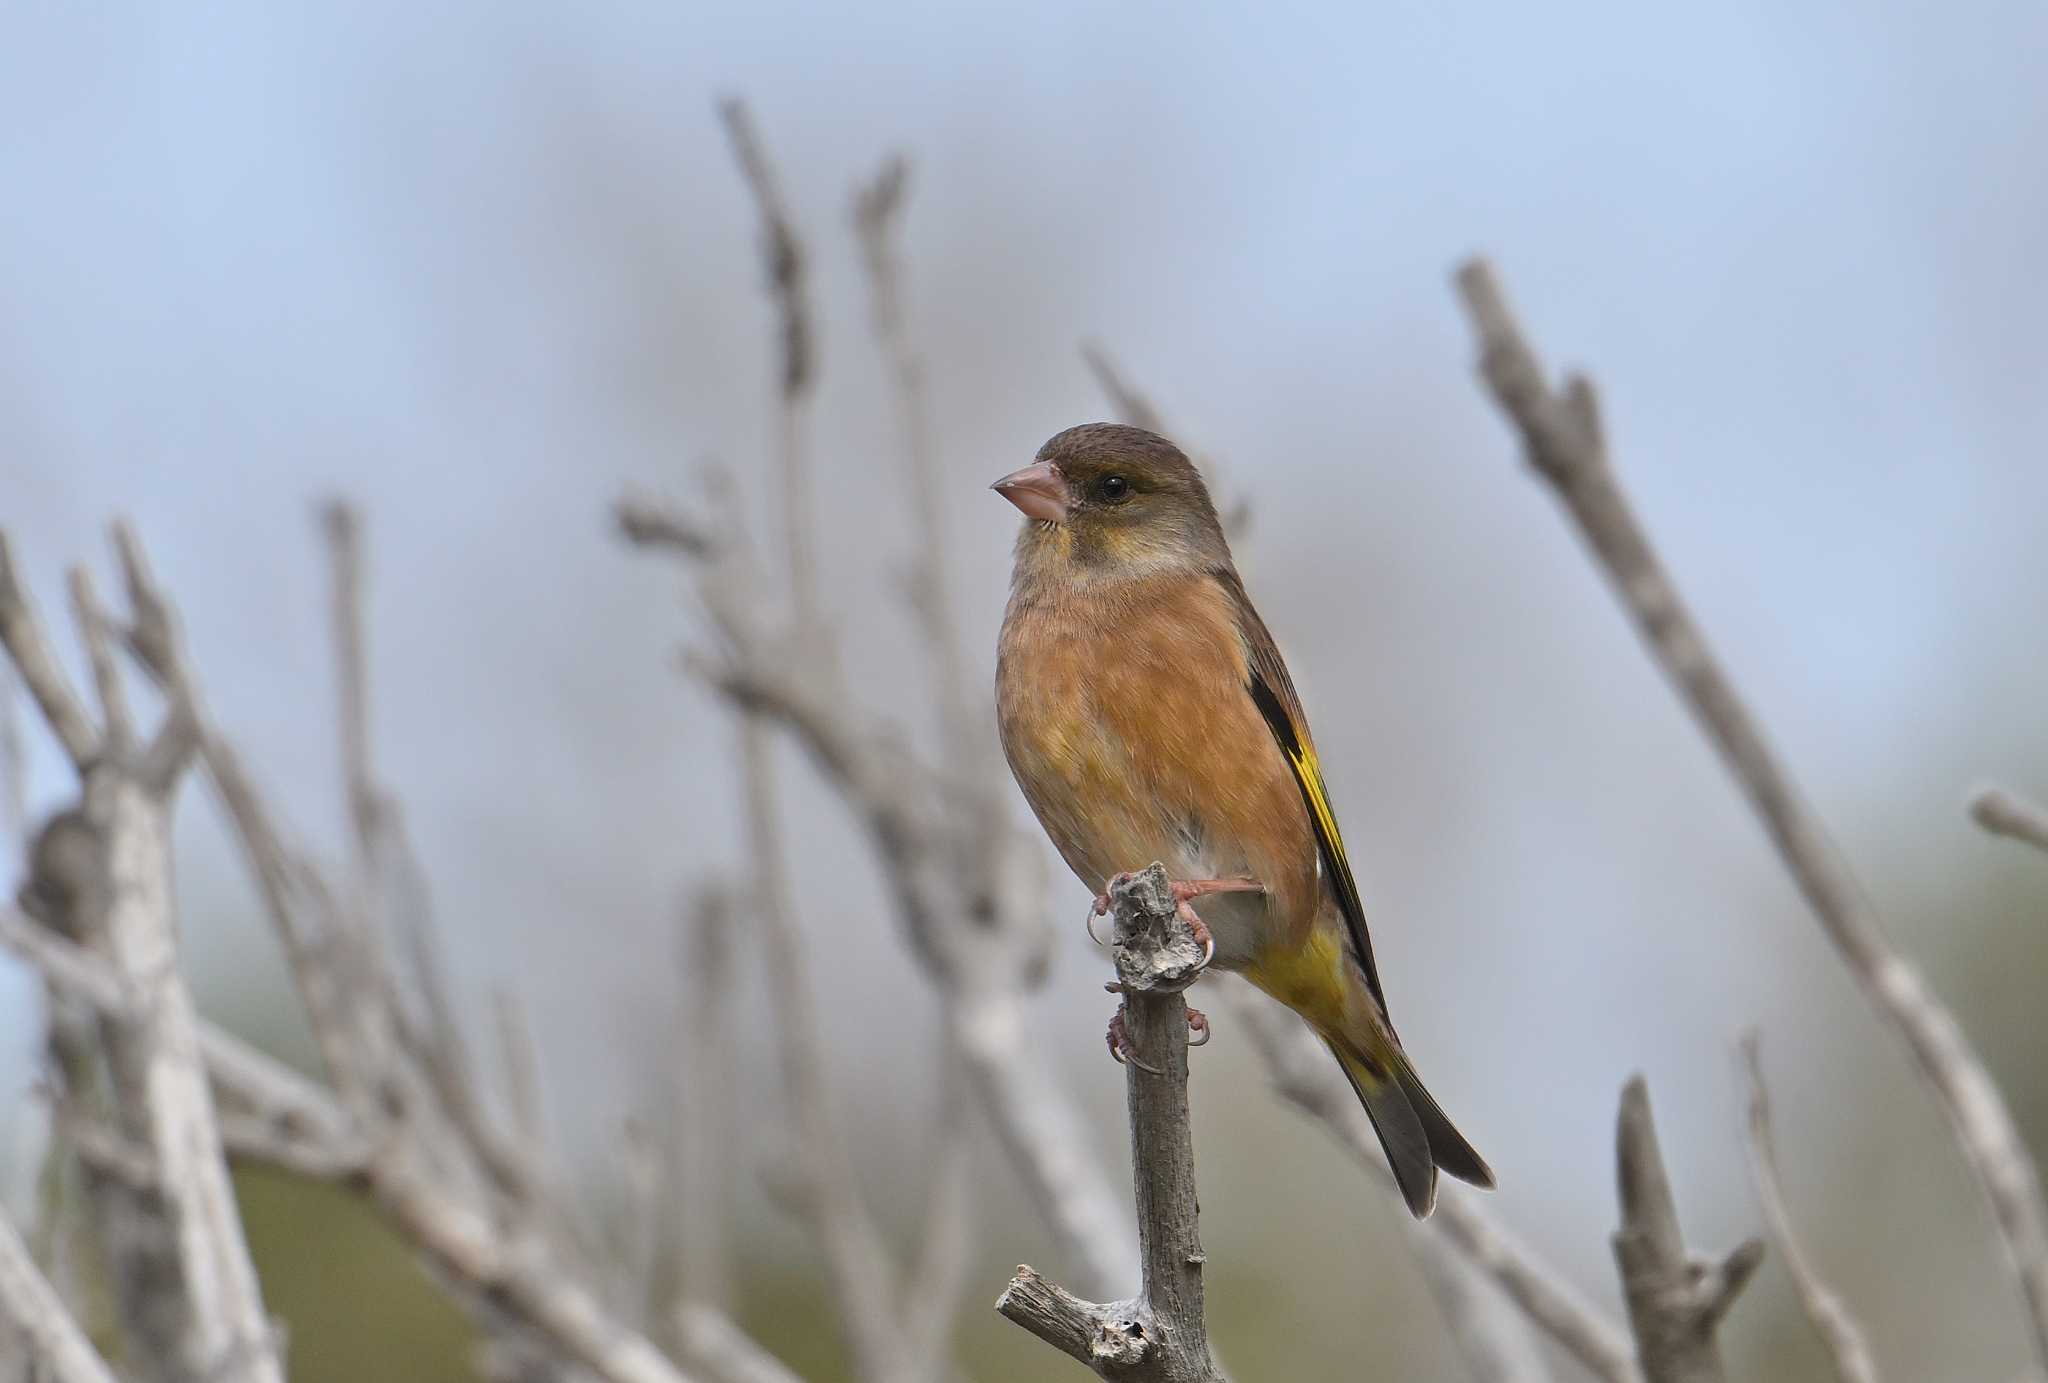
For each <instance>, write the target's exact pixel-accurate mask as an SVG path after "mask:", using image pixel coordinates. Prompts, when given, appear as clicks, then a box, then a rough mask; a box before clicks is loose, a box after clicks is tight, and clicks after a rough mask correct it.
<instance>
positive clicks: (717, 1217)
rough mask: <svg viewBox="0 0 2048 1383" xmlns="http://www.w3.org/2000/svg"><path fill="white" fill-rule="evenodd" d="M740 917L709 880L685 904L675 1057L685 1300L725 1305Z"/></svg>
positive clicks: (727, 1297)
mask: <svg viewBox="0 0 2048 1383" xmlns="http://www.w3.org/2000/svg"><path fill="white" fill-rule="evenodd" d="M735 920H736V919H735V918H734V916H733V901H732V899H731V897H730V896H729V895H728V894H727V893H726V892H725V890H723V889H719V888H706V889H705V890H703V891H702V892H700V893H699V894H698V895H697V896H696V898H695V899H694V901H693V902H692V904H691V906H690V907H689V908H688V909H687V910H686V913H685V916H684V919H683V935H682V945H681V947H680V948H679V949H680V950H681V951H682V959H683V962H684V963H683V975H682V992H683V994H684V996H685V997H684V1002H683V1010H682V1036H681V1042H680V1046H681V1049H682V1050H681V1052H680V1053H679V1059H678V1061H677V1063H676V1072H677V1089H676V1091H675V1100H674V1106H675V1120H676V1140H675V1141H676V1162H677V1164H678V1165H677V1166H676V1168H675V1169H674V1170H675V1178H676V1185H675V1187H674V1195H675V1202H676V1206H675V1213H676V1214H677V1216H678V1217H679V1219H680V1222H681V1231H682V1233H681V1236H680V1237H681V1241H682V1263H681V1265H680V1269H681V1275H682V1293H683V1300H684V1302H685V1303H686V1304H689V1303H694V1304H699V1305H707V1306H712V1307H716V1308H718V1309H720V1310H727V1309H730V1307H731V1305H732V1299H733V1291H732V1254H731V1248H730V1241H731V1234H732V1229H731V1222H730V1217H729V1214H728V1209H727V1207H728V1204H729V1189H728V1188H729V1186H730V1176H731V1173H730V1167H729V1164H728V1162H727V1160H726V1142H727V1137H728V1135H727V1132H726V1130H727V1129H729V1128H730V1127H731V1119H732V1114H733V1099H732V1087H733V1079H732V1062H731V1059H730V1057H731V1038H730V1034H731V1032H732V1019H733V986H734V984H735V982H736V979H735V974H734V966H733V932H734V923H735ZM686 1338H687V1336H686ZM686 1347H687V1346H686Z"/></svg>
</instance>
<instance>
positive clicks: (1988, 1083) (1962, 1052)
mask: <svg viewBox="0 0 2048 1383" xmlns="http://www.w3.org/2000/svg"><path fill="white" fill-rule="evenodd" d="M1458 291H1459V293H1460V295H1461V296H1462V297H1463V299H1464V303H1465V309H1466V312H1467V314H1468V315H1469V316H1470V317H1471V319H1472V324H1473V327H1474V329H1475V331H1476V333H1477V335H1478V338H1479V345H1480V372H1481V374H1482V376H1483V377H1484V378H1485V381H1486V384H1487V387H1488V388H1489V389H1490V390H1491V391H1492V393H1493V396H1494V398H1495V400H1496V401H1497V402H1498V403H1499V405H1500V407H1501V409H1502V411H1503V412H1505V413H1506V414H1507V416H1508V418H1509V419H1510V420H1511V421H1512V422H1513V424H1514V426H1515V428H1516V430H1517V431H1518V432H1519V433H1520V434H1521V438H1522V442H1523V446H1524V449H1525V451H1526V453H1527V456H1528V459H1529V462H1530V464H1531V465H1532V466H1533V467H1534V468H1535V470H1536V472H1537V474H1538V475H1540V476H1541V477H1542V478H1543V479H1544V480H1545V481H1546V482H1547V483H1548V484H1549V485H1550V487H1551V489H1552V490H1553V492H1554V493H1555V494H1556V495H1557V497H1558V499H1559V500H1560V501H1561V502H1562V503H1563V505H1564V507H1565V509H1566V510H1567V511H1568V512H1569V514H1570V515H1571V517H1572V519H1573V521H1574V522H1575V524H1576V525H1577V527H1578V531H1579V533H1580V535H1581V536H1582V537H1583V538H1584V539H1585V541H1586V544H1587V546H1588V547H1589V548H1590V549H1591V550H1592V552H1593V555H1594V557H1595V559H1596V560H1597V561H1598V563H1599V564H1600V566H1601V567H1602V569H1603V570H1604V571H1605V572H1606V574H1607V576H1608V579H1609V581H1610V583H1611V584H1612V586H1613V588H1614V591H1615V593H1616V595H1617V596H1618V597H1619V598H1620V600H1621V602H1622V605H1623V607H1624V608H1625V609H1626V610H1627V612H1628V614H1629V616H1630V617H1631V618H1632V619H1633V620H1634V621H1635V624H1636V628H1637V632H1638V633H1639V634H1640V635H1641V636H1642V639H1643V642H1644V644H1645V645H1646V646H1647V647H1648V648H1649V650H1650V652H1651V654H1652V655H1653V656H1654V657H1655V659H1656V660H1657V662H1658V664H1659V666H1661V667H1662V668H1663V670H1664V672H1665V674H1666V676H1667V677H1668V678H1669V679H1670V681H1671V684H1672V686H1673V687H1674V688H1675V689H1676V690H1677V692H1678V694H1679V696H1680V698H1681V699H1682V700H1683V701H1684V703H1685V704H1686V706H1687V707H1688V708H1689V709H1690V710H1691V711H1692V713H1693V715H1694V717H1695V719H1696V720H1697V721H1698V722H1699V725H1700V727H1701V729H1702V731H1703V732H1704V733H1705V734H1706V736H1707V738H1708V739H1709V740H1710V741H1711V742H1712V744H1713V745H1714V747H1715V748H1716V749H1717V750H1719V751H1720V754H1721V757H1722V759H1723V761H1724V762H1725V763H1726V764H1727V766H1728V768H1729V771H1730V772H1731V773H1732V774H1733V775H1734V777H1735V779H1736V782H1737V783H1738V784H1739V785H1740V786H1741V788H1742V790H1743V792H1744V793H1745V794H1746V795H1747V797H1748V798H1749V801H1750V805H1751V806H1752V807H1754V808H1755V810H1756V813H1757V816H1758V819H1759V820H1760V821H1761V822H1762V823H1763V826H1764V830H1765V832H1766V834H1768V835H1769V837H1770V840H1771V843H1772V844H1773V846H1775V847H1776V849H1777V852H1778V855H1779V858H1780V859H1781V860H1782V861H1783V862H1784V864H1785V867H1786V869H1787V870H1788V871H1789V872H1790V874H1791V875H1792V878H1793V880H1794V881H1795V882H1796V883H1797V884H1798V886H1799V889H1800V891H1801V893H1803V894H1804V895H1805V897H1806V900H1807V903H1808V905H1809V906H1810V907H1811V908H1812V910H1813V913H1814V916H1815V917H1816V918H1817V919H1818V920H1819V922H1820V924H1821V928H1822V930H1823V931H1824V932H1826V934H1827V936H1828V939H1829V940H1830V941H1832V942H1833V943H1834V945H1835V949H1836V951H1837V952H1838V953H1839V954H1840V956H1841V957H1842V960H1843V962H1844V964H1845V965H1847V967H1848V969H1849V972H1850V974H1851V975H1852V976H1853V977H1854V979H1855V980H1856V982H1857V984H1858V985H1859V986H1860V987H1861V988H1862V990H1863V992H1864V995H1865V997H1866V998H1868V999H1869V1000H1870V1002H1871V1004H1872V1005H1873V1007H1875V1008H1876V1010H1877V1012H1878V1014H1879V1016H1880V1018H1881V1019H1882V1020H1883V1021H1884V1022H1885V1023H1886V1024H1887V1025H1889V1026H1890V1027H1891V1028H1892V1029H1894V1030H1895V1031H1896V1032H1897V1033H1898V1034H1899V1035H1900V1037H1902V1038H1903V1039H1904V1041H1905V1043H1906V1046H1907V1049H1908V1050H1909V1051H1910V1052H1911V1053H1912V1055H1913V1059H1914V1061H1915V1062H1916V1063H1917V1064H1918V1066H1919V1068H1920V1071H1921V1074H1922V1075H1923V1076H1924V1077H1925V1079H1926V1081H1927V1084H1928V1085H1929V1086H1930V1087H1931V1088H1932V1089H1933V1091H1934V1093H1935V1095H1936V1097H1937V1098H1938V1099H1939V1101H1940V1102H1941V1105H1942V1107H1943V1110H1944V1112H1945V1114H1946V1115H1947V1118H1948V1122H1949V1125H1950V1129H1951V1131H1952V1133H1953V1134H1954V1136H1955V1139H1956V1142H1957V1145H1958V1146H1959V1147H1960V1148H1961V1149H1962V1152H1963V1156H1964V1158H1965V1159H1966V1160H1967V1161H1968V1162H1969V1164H1970V1167H1971V1169H1972V1170H1973V1171H1974V1172H1975V1173H1976V1175H1977V1179H1978V1181H1979V1183H1980V1184H1981V1185H1982V1186H1983V1188H1984V1193H1985V1198H1986V1200H1987V1201H1988V1202H1989V1204H1990V1207H1991V1211H1992V1218H1993V1220H1994V1222H1995V1223H1996V1225H1997V1228H1998V1232H1999V1235H2000V1237H2001V1239H2002V1240H2003V1243H2004V1246H2005V1251H2006V1255H2007V1258H2008V1260H2009V1262H2010V1264H2011V1267H2012V1270H2013V1274H2014V1277H2015V1279H2016V1281H2017V1283H2018V1286H2019V1289H2020V1297H2021V1300H2022V1302H2023V1304H2024V1306H2025V1308H2026V1313H2027V1322H2028V1327H2029V1330H2030V1332H2031V1338H2032V1344H2033V1347H2034V1352H2035V1355H2036V1357H2037V1358H2038V1359H2039V1360H2040V1361H2042V1362H2043V1363H2048V1206H2044V1204H2043V1200H2042V1194H2041V1180H2040V1176H2039V1173H2038V1172H2037V1171H2036V1169H2035V1166H2034V1160H2033V1157H2032V1155H2031V1154H2030V1153H2029V1152H2028V1151H2027V1146H2026V1142H2025V1140H2024V1139H2022V1138H2021V1137H2020V1134H2019V1129H2018V1127H2017V1126H2016V1125H2015V1124H2014V1122H2013V1118H2012V1111H2011V1110H2010V1108H2009V1107H2008V1106H2007V1104H2006V1101H2005V1097H2004V1095H2003V1094H2001V1093H2000V1091H1999V1089H1998V1086H1997V1084H1996V1083H1995V1082H1994V1081H1993V1080H1992V1079H1991V1075H1990V1073H1989V1071H1988V1070H1987V1069H1986V1068H1985V1066H1984V1063H1983V1060H1982V1058H1981V1057H1979V1056H1978V1054H1977V1052H1976V1050H1975V1049H1974V1048H1973V1047H1972V1046H1971V1044H1970V1040H1969V1038H1968V1037H1967V1036H1966V1035H1965V1034H1964V1032H1963V1030H1962V1027H1961V1026H1960V1025H1959V1024H1958V1023H1957V1022H1956V1020H1955V1017H1954V1015H1953V1014H1951V1013H1950V1012H1949V1010H1948V1009H1947V1008H1946V1007H1945V1006H1944V1005H1943V1004H1942V1003H1941V1001H1940V1000H1939V999H1938V998H1937V997H1936V996H1935V995H1934V994H1933V993H1932V992H1931V991H1930V990H1929V989H1928V988H1927V985H1926V983H1925V981H1923V980H1922V979H1921V977H1920V974H1919V972H1918V970H1916V969H1915V968H1914V967H1913V965H1912V964H1910V963H1909V962H1908V961H1907V960H1906V959H1905V958H1904V957H1903V956H1902V955H1901V954H1900V953H1899V952H1898V951H1897V950H1896V948H1894V947H1893V945H1892V944H1891V942H1890V941H1889V940H1888V939H1887V938H1886V937H1885V935H1884V931H1883V928H1882V926H1881V925H1880V923H1879V921H1878V918H1877V916H1876V913H1875V911H1874V910H1873V909H1872V907H1871V905H1870V902H1869V900H1868V899H1867V898H1866V896H1865V895H1864V893H1863V890H1862V887H1861V886H1860V885H1859V884H1858V882H1857V881H1856V878H1855V876H1854V875H1853V874H1851V872H1850V871H1849V868H1848V866H1847V865H1846V863H1844V861H1843V859H1842V856H1841V854H1840V852H1839V851H1837V850H1836V848H1835V846H1834V844H1833V842H1832V841H1831V840H1830V839H1829V837H1828V834H1827V831H1826V829H1825V828H1824V827H1823V826H1822V824H1821V822H1820V820H1819V818H1818V817H1817V816H1816V815H1815V814H1814V812H1813V810H1812V808H1811V807H1809V806H1808V805H1807V804H1806V800H1805V797H1804V795H1803V794H1802V793H1801V792H1800V791H1799V789H1798V788H1797V786H1796V785H1795V784H1794V783H1793V781H1792V779H1791V776H1790V775H1789V774H1788V773H1787V772H1786V770H1785V769H1784V767H1783V766H1782V765H1781V764H1780V763H1779V761H1778V757H1777V755H1776V754H1775V753H1774V752H1773V751H1772V749H1771V747H1770V745H1769V743H1768V741H1767V740H1766V739H1765V737H1764V734H1763V731H1762V729H1761V728H1760V727H1759V725H1758V723H1757V720H1756V718H1755V716H1754V715H1753V714H1752V713H1751V712H1750V709H1749V707H1748V706H1747V704H1745V703H1744V702H1743V700H1742V699H1741V697H1740V696H1739V695H1738V693H1737V692H1736V690H1735V687H1734V684H1733V683H1732V682H1730V681H1729V679H1728V676H1727V674H1726V673H1725V672H1723V671H1722V669H1721V665H1720V663H1719V662H1718V661H1717V660H1716V658H1715V657H1714V655H1713V652H1712V651H1711V649H1710V648H1709V646H1708V644H1707V641H1706V636H1705V634H1704V633H1703V632H1702V631H1701V630H1700V628H1699V625H1698V624H1697V622H1696V621H1695V620H1694V619H1693V616H1692V613H1691V612H1690V611H1689V610H1688V609H1687V608H1686V606H1685V603H1684V601H1683V600H1682V599H1681V598H1680V596H1679V593H1678V588H1677V586H1676V585H1675V584H1674V583H1673V581H1672V579H1671V574H1670V572H1669V571H1668V570H1667V569H1666V567H1665V565H1664V562H1663V559H1662V558H1660V557H1659V556H1658V555H1657V552H1656V549H1655V548H1654V547H1653V546H1652V545H1651V542H1650V538H1649V535H1648V533H1647V532H1646V531H1645V530H1644V528H1643V526H1642V523H1641V521H1640V520H1639V519H1638V518H1637V517H1636V514H1635V512H1634V510H1633V508H1632V507H1631V506H1630V504H1629V502H1628V498H1627V496H1626V495H1625V494H1623V492H1622V489H1621V486H1620V483H1619V481H1618V480H1617V478H1616V476H1615V473H1614V469H1613V466H1612V464H1611V462H1610V459H1609V456H1608V449H1607V439H1606V436H1605V434H1604V430H1603V428H1602V425H1601V420H1600V410H1599V404H1598V402H1597V400H1596V398H1595V395H1594V391H1593V386H1592V383H1591V381H1589V380H1588V379H1586V378H1585V377H1584V376H1583V375H1572V376H1569V377H1567V379H1566V380H1565V383H1564V387H1563V389H1562V390H1561V391H1557V390H1553V389H1552V388H1551V387H1550V385H1549V384H1548V382H1547V380H1546V378H1545V375H1544V371H1543V366H1542V364H1541V362H1540V361H1539V360H1538V359H1537V356H1536V353H1535V352H1534V350H1532V349H1531V348H1530V346H1529V344H1528V342H1527V341H1526V340H1525V339H1524V337H1523V336H1522V333H1521V329H1520V327H1519V326H1518V325H1517V324H1516V322H1515V320H1514V317H1513V315H1512V314H1511V313H1510V312H1509V310H1508V306H1507V302H1506V300H1505V298H1504V297H1503V296H1502V293H1501V289H1500V285H1499V283H1498V282H1497V281H1496V279H1495V278H1494V274H1493V270H1492V268H1491V267H1490V266H1489V265H1488V264H1487V263H1486V262H1485V261H1483V260H1472V261H1470V262H1468V263H1467V264H1465V266H1464V267H1463V268H1461V269H1460V270H1459V271H1458Z"/></svg>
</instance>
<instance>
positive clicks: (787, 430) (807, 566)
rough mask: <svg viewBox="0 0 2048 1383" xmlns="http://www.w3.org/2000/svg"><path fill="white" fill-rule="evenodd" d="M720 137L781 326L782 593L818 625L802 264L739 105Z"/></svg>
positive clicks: (761, 150)
mask: <svg viewBox="0 0 2048 1383" xmlns="http://www.w3.org/2000/svg"><path fill="white" fill-rule="evenodd" d="M718 113H719V116H720V118H721V119H723V120H724V121H725V131H726V137H727V138H728V140H729V141H730V142H731V144H732V151H733V157H734V158H735V159H737V160H738V162H739V166H740V172H741V174H742V175H743V176H744V177H745V178H746V182H747V188H748V190H749V191H750V192H751V193H752V194H753V197H754V205H755V208H756V209H757V210H758V211H759V212H760V216H761V258H762V261H763V263H764V265H765V266H766V269H767V275H768V286H769V291H770V293H771V294H772V295H773V296H774V299H775V304H776V308H777V311H778V312H779V313H780V315H781V321H782V341H781V369H780V385H781V387H780V390H779V392H778V397H777V406H776V439H777V454H778V456H779V458H780V470H781V494H782V518H783V531H782V536H783V543H784V548H785V556H786V558H787V560H788V562H789V585H790V594H791V596H792V597H793V599H794V600H795V602H796V616H797V624H798V627H799V628H801V629H803V630H805V631H806V632H810V631H815V630H816V629H817V628H818V627H819V620H818V579H817V563H816V557H815V554H814V552H813V549H812V538H813V535H814V534H815V533H816V531H817V529H816V525H815V523H814V521H813V517H812V514H813V506H812V501H811V471H810V464H809V454H808V449H807V448H806V446H805V429H806V426H807V414H808V411H809V410H808V405H809V400H810V395H811V392H812V385H813V384H814V382H815V381H816V378H817V334H816V332H815V330H814V329H813V327H812V325H811V303H810V289H809V283H808V261H807V259H806V257H805V254H804V247H803V241H802V240H801V239H800V238H799V237H798V235H797V233H796V222H795V220H794V218H792V217H791V215H790V212H789V203H788V202H787V201H786V200H784V198H783V195H782V186H781V182H780V180H779V179H778V178H777V177H776V175H775V168H774V165H773V164H772V163H770V162H769V159H768V151H767V149H766V147H765V146H764V145H763V144H762V142H761V136H760V132H759V131H758V130H757V129H756V128H755V125H754V117H753V113H752V112H751V111H749V110H748V108H747V104H746V102H744V101H742V100H739V99H738V98H736V97H735V98H729V99H727V100H724V101H721V102H719V105H718Z"/></svg>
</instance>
